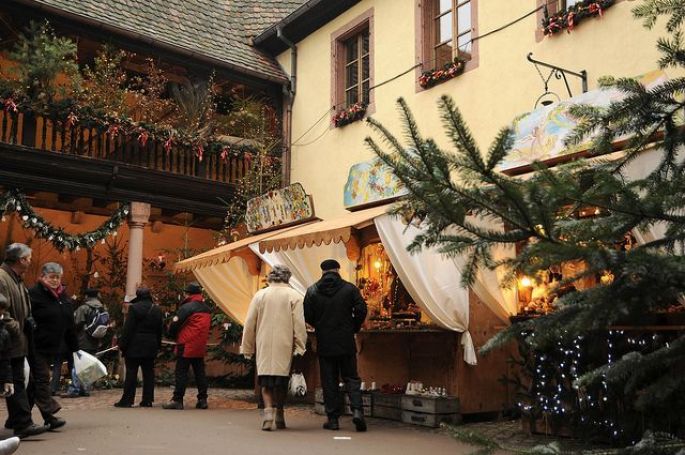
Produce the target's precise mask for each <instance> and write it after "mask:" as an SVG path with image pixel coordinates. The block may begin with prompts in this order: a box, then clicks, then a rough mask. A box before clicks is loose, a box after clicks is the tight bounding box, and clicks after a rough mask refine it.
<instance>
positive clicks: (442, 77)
mask: <svg viewBox="0 0 685 455" xmlns="http://www.w3.org/2000/svg"><path fill="white" fill-rule="evenodd" d="M420 8H421V9H420V13H421V17H422V21H421V22H422V35H423V41H422V46H421V47H422V49H421V52H422V55H421V61H422V62H423V67H424V68H432V69H430V70H426V71H423V72H422V73H421V74H420V75H419V76H418V83H419V86H421V88H423V89H427V88H430V87H433V86H435V85H437V84H440V83H442V82H445V81H447V80H450V79H452V78H454V77H456V76H458V75H460V74H461V73H463V72H464V70H465V69H466V66H467V63H469V62H472V61H474V51H475V49H474V47H475V46H474V43H473V34H474V27H473V24H474V23H475V19H474V17H475V14H476V0H429V1H425V2H423V3H422V4H421V6H420ZM471 66H473V65H471Z"/></svg>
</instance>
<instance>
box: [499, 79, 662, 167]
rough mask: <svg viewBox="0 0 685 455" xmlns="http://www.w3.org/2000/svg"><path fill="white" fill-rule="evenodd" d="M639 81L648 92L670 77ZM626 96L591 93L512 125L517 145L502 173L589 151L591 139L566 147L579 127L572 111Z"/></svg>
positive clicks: (613, 91)
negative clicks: (574, 130) (583, 105)
mask: <svg viewBox="0 0 685 455" xmlns="http://www.w3.org/2000/svg"><path fill="white" fill-rule="evenodd" d="M638 79H639V80H640V82H642V84H644V85H645V86H646V87H647V88H648V89H649V88H652V87H654V86H656V85H657V84H660V83H663V82H664V81H666V80H667V77H666V74H665V73H664V72H663V71H653V72H650V73H647V74H645V75H643V76H641V77H640V78H638ZM624 96H625V95H624V94H623V92H621V91H619V90H617V89H614V88H610V89H597V90H591V91H589V92H586V93H583V94H582V95H578V96H574V97H573V98H570V99H568V100H564V101H561V102H558V103H553V104H550V105H549V106H543V107H540V108H538V109H535V110H534V111H533V112H531V113H529V114H526V115H524V116H522V117H520V118H519V119H517V120H515V121H514V125H513V128H514V133H515V139H514V145H513V147H512V150H511V152H510V153H509V155H508V156H507V157H506V159H505V160H504V161H503V162H502V164H501V166H500V167H499V170H501V171H511V170H514V169H517V168H521V167H525V166H528V165H530V164H531V163H533V162H535V161H540V162H545V161H548V160H553V159H556V158H559V157H562V156H564V155H571V154H573V153H576V152H579V151H581V150H587V149H588V148H589V145H590V143H591V141H592V138H591V137H590V138H588V139H587V141H586V142H585V143H583V144H578V145H574V146H570V147H567V146H566V145H565V144H564V141H565V140H566V138H567V137H568V136H569V135H570V134H571V133H572V132H573V129H574V128H575V127H576V125H577V123H578V119H577V118H575V117H574V116H573V115H572V114H571V112H570V108H571V107H572V106H575V105H578V104H587V105H591V106H596V107H607V106H608V105H609V103H611V102H613V101H620V100H621V99H623V98H624ZM617 139H618V140H620V139H621V138H617Z"/></svg>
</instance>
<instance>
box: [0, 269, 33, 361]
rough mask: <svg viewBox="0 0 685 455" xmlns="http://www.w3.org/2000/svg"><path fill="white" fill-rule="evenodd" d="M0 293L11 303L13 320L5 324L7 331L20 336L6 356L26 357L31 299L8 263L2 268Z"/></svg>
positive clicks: (0, 272)
mask: <svg viewBox="0 0 685 455" xmlns="http://www.w3.org/2000/svg"><path fill="white" fill-rule="evenodd" d="M0 293H2V294H4V295H5V297H7V299H8V300H9V302H10V307H9V316H10V318H11V319H12V320H11V321H7V322H6V323H5V324H6V326H7V329H8V330H9V331H10V332H12V333H17V334H18V336H17V339H16V340H13V343H12V346H11V347H10V349H9V350H8V351H7V354H6V355H7V357H9V358H11V359H14V358H17V357H26V356H27V355H28V352H29V339H28V336H27V335H26V330H24V325H25V323H26V318H28V317H30V316H31V299H30V297H29V291H28V289H26V286H24V282H23V281H22V280H21V278H20V277H19V276H17V275H16V274H15V273H14V271H13V270H12V269H11V268H10V266H9V265H8V264H6V263H3V264H2V265H1V266H0Z"/></svg>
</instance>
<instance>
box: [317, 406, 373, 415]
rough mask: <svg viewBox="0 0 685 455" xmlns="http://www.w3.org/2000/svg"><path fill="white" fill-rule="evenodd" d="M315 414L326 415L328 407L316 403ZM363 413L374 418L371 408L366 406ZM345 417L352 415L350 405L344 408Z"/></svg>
mask: <svg viewBox="0 0 685 455" xmlns="http://www.w3.org/2000/svg"><path fill="white" fill-rule="evenodd" d="M314 412H315V413H316V414H319V415H326V407H325V406H324V404H323V403H314ZM362 412H363V413H364V415H365V416H367V417H372V416H373V412H372V408H371V406H364V407H363V408H362ZM343 415H352V409H350V407H349V406H348V405H345V407H344V408H343Z"/></svg>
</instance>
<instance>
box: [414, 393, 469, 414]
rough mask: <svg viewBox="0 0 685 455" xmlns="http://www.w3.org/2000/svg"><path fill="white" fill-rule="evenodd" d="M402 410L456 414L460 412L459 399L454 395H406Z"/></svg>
mask: <svg viewBox="0 0 685 455" xmlns="http://www.w3.org/2000/svg"><path fill="white" fill-rule="evenodd" d="M402 410H404V411H414V412H421V413H426V414H456V413H458V412H459V400H458V399H457V398H454V397H424V396H418V395H404V396H402Z"/></svg>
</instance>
